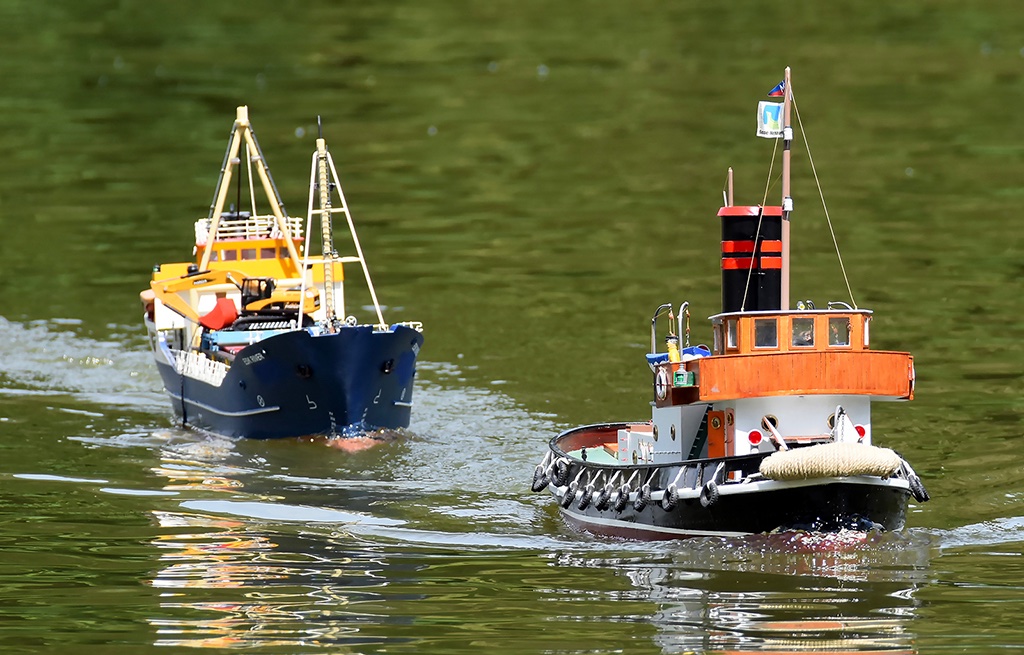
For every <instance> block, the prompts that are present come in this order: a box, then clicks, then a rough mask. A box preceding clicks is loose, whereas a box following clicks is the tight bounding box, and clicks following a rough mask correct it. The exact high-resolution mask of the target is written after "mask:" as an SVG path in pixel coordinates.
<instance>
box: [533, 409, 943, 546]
mask: <svg viewBox="0 0 1024 655" xmlns="http://www.w3.org/2000/svg"><path fill="white" fill-rule="evenodd" d="M627 425H629V424H627V423H606V424H599V425H589V426H583V427H579V428H573V429H571V430H567V431H565V432H563V433H561V434H560V435H558V436H557V437H555V438H554V439H552V440H551V444H550V452H549V453H548V455H547V457H545V459H544V461H543V462H542V463H541V464H540V465H539V466H538V467H537V470H536V472H535V474H534V481H533V489H534V491H542V490H544V489H547V491H549V492H550V493H551V494H552V495H553V496H554V498H555V499H556V501H557V502H558V504H559V506H560V509H561V512H562V515H563V517H564V518H565V520H566V521H567V522H569V523H570V524H571V525H573V526H575V527H577V528H580V529H582V530H586V531H588V532H593V533H595V534H601V535H608V536H617V537H625V538H630V539H677V538H682V537H693V536H704V535H723V536H734V535H744V534H759V533H769V532H775V531H783V530H806V531H814V532H838V531H840V530H858V531H868V530H886V531H892V530H900V529H902V528H903V527H904V525H905V523H906V517H907V503H908V501H909V499H910V497H911V495H914V496H915V498H917V497H918V496H919V495H920V496H921V497H920V498H918V500H921V501H923V500H927V494H926V492H925V491H924V489H923V487H921V486H920V481H919V480H918V479H917V478H916V475H914V474H913V471H912V469H910V466H909V464H906V462H903V463H902V467H901V469H900V470H899V471H898V472H897V473H896V474H895V475H893V476H891V477H889V478H884V479H883V478H880V477H876V476H872V475H851V476H848V477H827V478H818V479H812V480H788V481H777V480H769V479H767V478H765V477H763V476H762V475H761V474H760V473H759V472H758V470H759V466H760V464H761V461H762V460H764V459H765V458H766V457H767V456H768V453H764V454H754V455H743V456H734V457H723V458H710V459H693V460H686V461H681V462H674V463H667V464H633V465H629V464H614V463H607V462H593V461H587V458H586V457H582V458H581V457H577V456H575V455H573V454H570V453H577V454H580V453H581V450H580V449H583V450H584V451H585V450H586V449H594V450H593V451H592V452H597V451H599V449H600V448H601V444H603V443H607V442H608V441H609V440H611V438H612V436H613V435H615V434H616V433H617V431H618V430H619V429H620V428H623V427H626V426H627ZM591 459H594V457H593V456H592V457H591ZM914 484H916V485H918V487H919V488H918V490H916V491H915V490H914V489H915V487H914V486H913V485H914Z"/></svg>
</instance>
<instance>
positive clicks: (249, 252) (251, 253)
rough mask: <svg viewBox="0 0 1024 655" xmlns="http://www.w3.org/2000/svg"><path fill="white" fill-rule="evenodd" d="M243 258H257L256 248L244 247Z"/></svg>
mask: <svg viewBox="0 0 1024 655" xmlns="http://www.w3.org/2000/svg"><path fill="white" fill-rule="evenodd" d="M242 259H256V249H255V248H242Z"/></svg>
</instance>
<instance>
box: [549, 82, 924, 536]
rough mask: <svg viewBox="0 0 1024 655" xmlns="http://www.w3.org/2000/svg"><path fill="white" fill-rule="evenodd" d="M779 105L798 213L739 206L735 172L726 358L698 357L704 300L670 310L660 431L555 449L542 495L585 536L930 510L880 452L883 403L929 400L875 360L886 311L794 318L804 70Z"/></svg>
mask: <svg viewBox="0 0 1024 655" xmlns="http://www.w3.org/2000/svg"><path fill="white" fill-rule="evenodd" d="M769 95H782V96H783V102H782V103H778V104H775V103H770V102H762V103H761V105H760V106H759V112H758V116H759V123H760V124H761V127H760V129H759V135H760V136H768V137H770V138H776V139H781V141H782V145H783V151H782V178H783V182H782V204H781V206H764V205H755V206H737V205H734V204H733V202H732V171H731V169H730V172H729V183H728V191H727V192H726V194H725V196H726V197H725V199H726V203H725V206H724V207H722V209H721V210H720V211H719V212H718V216H719V217H720V219H721V221H722V312H721V313H719V314H716V315H714V316H712V317H711V319H710V320H711V324H712V329H713V334H714V342H713V345H712V347H711V348H707V347H706V346H700V345H698V346H691V345H690V343H689V334H690V327H689V305H688V303H682V304H681V305H680V306H679V307H678V309H677V312H675V313H673V311H672V309H673V305H671V304H664V305H662V306H661V307H659V308H658V309H657V311H655V313H654V316H653V318H652V319H651V353H650V354H648V355H647V364H648V365H649V366H650V368H651V371H652V373H653V376H652V377H653V387H654V401H653V402H652V403H651V404H652V406H653V410H652V418H651V420H650V421H648V422H636V423H603V424H598V425H587V426H583V427H577V428H574V429H571V430H567V431H565V432H563V433H562V434H559V435H558V436H556V437H555V438H554V439H552V440H551V443H550V448H549V452H548V453H547V454H546V455H545V457H544V459H543V460H542V461H541V463H540V464H539V465H538V466H537V468H536V470H535V472H534V478H533V490H534V491H542V490H544V489H547V490H548V491H549V492H550V493H551V494H552V495H553V496H554V497H555V499H557V500H558V502H559V505H560V506H561V508H562V514H563V516H564V517H565V519H566V520H567V521H568V522H569V523H570V524H573V525H575V526H577V527H579V528H582V529H585V530H588V531H591V532H594V533H599V534H607V535H617V536H624V537H630V538H641V539H668V538H676V537H686V536H696V535H742V534H749V533H767V532H773V531H785V530H807V531H823V532H834V531H840V530H856V531H868V530H877V529H883V530H898V529H901V528H902V527H903V526H904V524H905V519H906V508H907V504H908V501H909V499H910V497H911V496H913V497H914V498H915V499H916V500H917V501H918V502H923V501H926V500H927V499H928V494H927V492H926V491H925V489H924V487H923V486H922V484H921V481H920V479H919V478H918V477H917V475H916V474H915V473H914V470H913V469H912V468H911V467H910V464H908V463H907V462H906V461H905V460H904V459H903V458H902V457H900V456H899V455H897V454H896V453H895V452H893V451H892V450H889V449H887V448H880V447H877V446H874V445H873V444H872V427H871V403H872V401H884V400H889V401H899V400H911V399H912V398H913V396H914V361H913V358H912V357H911V355H910V354H909V353H904V352H884V351H877V350H871V349H870V347H869V340H868V325H869V323H870V320H871V316H872V313H871V312H870V311H868V310H865V309H860V308H858V307H857V306H856V305H855V304H853V303H852V297H851V303H845V302H830V303H828V304H827V305H826V307H825V308H824V309H819V308H816V307H815V306H814V304H813V303H811V302H810V301H801V302H798V303H796V309H791V308H790V299H789V225H790V213H791V211H792V208H793V202H792V198H791V197H790V189H789V166H790V145H791V142H792V138H793V130H792V128H791V127H790V114H791V107H792V104H793V94H792V87H791V85H790V83H789V69H786V75H785V78H784V81H783V83H782V84H780V85H779V86H778V87H776V88H775V89H774V90H773V92H772V93H770V94H769ZM826 216H827V213H826ZM851 296H852V294H851ZM662 317H665V318H667V319H668V320H667V323H668V325H667V328H664V330H665V332H666V333H667V336H666V339H665V344H666V345H665V348H664V350H663V351H661V352H659V348H658V341H659V339H658V327H659V322H660V321H661V319H662ZM680 340H682V343H680Z"/></svg>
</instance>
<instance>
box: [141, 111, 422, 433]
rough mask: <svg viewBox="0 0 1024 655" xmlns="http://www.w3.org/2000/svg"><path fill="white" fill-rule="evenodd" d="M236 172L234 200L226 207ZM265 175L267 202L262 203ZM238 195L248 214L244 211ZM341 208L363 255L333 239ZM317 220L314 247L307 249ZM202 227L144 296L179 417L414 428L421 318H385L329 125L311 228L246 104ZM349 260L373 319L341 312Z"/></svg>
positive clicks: (362, 429) (257, 427)
mask: <svg viewBox="0 0 1024 655" xmlns="http://www.w3.org/2000/svg"><path fill="white" fill-rule="evenodd" d="M243 150H244V159H242V158H241V156H240V155H242V154H243ZM243 162H244V164H245V168H244V169H242V170H239V169H240V167H241V165H242V164H243ZM253 168H255V172H256V175H255V176H254V175H253ZM243 172H244V173H245V174H246V175H245V177H247V180H248V184H247V186H246V187H245V189H244V191H243V185H242V174H243ZM233 177H234V178H235V180H236V184H237V186H236V189H237V196H238V206H237V207H238V208H234V207H231V208H228V209H225V203H226V202H227V198H228V195H229V193H230V192H231V190H232V186H231V182H232V178H233ZM257 180H258V185H259V186H260V187H261V188H262V190H263V192H264V193H265V195H266V198H267V201H268V204H269V206H270V207H269V212H267V213H263V214H260V213H258V212H257V209H256V191H255V186H256V185H257ZM335 192H336V193H335ZM243 193H244V196H243ZM332 196H336V198H337V200H340V202H337V200H332ZM243 197H244V198H245V200H247V201H248V204H249V211H244V210H242V209H241V205H242V199H243ZM314 202H316V203H317V207H318V208H317V209H314ZM336 215H341V216H344V218H345V220H346V222H347V223H348V228H349V234H350V236H351V242H352V243H351V245H352V246H353V247H354V250H355V254H354V255H351V256H344V257H342V256H339V255H338V253H337V250H336V249H335V244H334V235H333V221H332V219H333V217H334V216H336ZM314 216H315V217H316V218H317V220H316V221H315V222H314V220H313V218H314ZM314 228H315V229H317V230H318V231H319V233H320V234H319V237H320V239H319V240H320V254H318V255H314V254H311V252H310V241H311V240H312V239H311V237H312V235H314V234H315V233H314V232H312V231H311V230H312V229H314ZM195 236H196V241H195V249H194V251H193V252H194V255H195V259H194V261H187V262H180V263H172V264H160V265H157V266H155V267H154V269H153V276H152V281H151V282H150V288H149V289H146V290H145V291H143V292H142V293H141V299H142V303H143V306H144V308H145V317H144V319H145V324H146V328H147V330H148V331H149V337H150V342H151V345H152V349H153V354H154V356H155V358H156V364H157V368H158V369H159V371H160V375H161V377H162V378H163V383H164V387H165V388H166V390H167V393H168V394H169V395H170V396H171V400H172V404H173V406H174V411H175V413H176V414H177V416H178V417H179V418H180V419H181V421H182V423H183V424H184V425H188V426H192V427H195V428H200V429H203V430H208V431H211V432H216V433H219V434H223V435H228V436H243V437H253V438H258V439H263V438H274V437H296V436H305V435H328V436H335V435H343V436H350V435H356V434H360V435H363V434H366V433H367V432H369V431H373V430H377V429H391V428H404V427H407V426H408V425H409V420H410V413H411V408H412V391H413V377H414V374H415V368H416V356H417V354H418V353H419V350H420V346H421V345H422V343H423V335H422V331H423V330H422V325H421V324H420V323H408V322H407V323H396V324H391V325H389V324H387V323H385V321H384V317H383V314H382V312H381V307H380V304H379V303H378V301H377V294H376V291H375V290H374V287H373V283H372V282H371V280H370V274H369V270H368V269H367V266H366V260H365V259H364V257H363V252H362V248H361V246H360V244H359V239H358V237H357V236H356V232H355V226H354V224H353V222H352V216H351V214H350V213H349V210H348V205H347V203H346V202H345V195H344V193H343V192H342V189H341V184H340V183H339V182H338V174H337V171H336V169H335V167H334V160H333V158H332V157H331V154H330V153H329V152H328V150H327V145H326V142H325V141H324V139H323V137H322V135H321V137H320V138H318V139H317V141H316V151H315V152H314V153H313V159H312V170H311V173H310V195H309V205H308V214H307V218H306V220H305V225H303V220H302V219H301V218H297V217H292V216H289V215H288V214H287V212H286V211H285V208H284V203H282V202H281V198H280V195H279V194H278V191H277V187H276V186H275V184H274V181H273V179H272V178H271V176H270V169H269V168H268V167H267V165H266V162H265V160H264V158H263V152H262V151H261V149H260V147H259V144H258V143H257V141H256V135H255V134H254V132H253V130H252V127H251V125H250V124H249V116H248V109H247V108H246V107H239V108H238V110H237V116H236V119H235V123H234V126H233V128H232V130H231V138H230V143H229V145H228V150H227V153H226V155H225V157H224V163H223V165H222V167H221V173H220V178H219V180H218V181H217V187H216V191H215V193H214V201H213V204H212V205H211V207H210V212H209V215H208V216H207V217H205V218H201V219H199V220H197V221H196V223H195ZM348 263H358V264H359V265H360V266H361V267H362V272H363V276H364V278H365V281H366V285H367V287H368V289H369V293H370V297H371V298H372V300H373V307H374V310H375V314H376V319H377V321H376V323H373V324H359V322H358V321H357V320H356V319H355V317H353V316H348V317H346V314H345V295H344V265H345V264H348Z"/></svg>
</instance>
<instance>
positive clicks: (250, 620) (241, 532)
mask: <svg viewBox="0 0 1024 655" xmlns="http://www.w3.org/2000/svg"><path fill="white" fill-rule="evenodd" d="M233 443H234V442H232V441H230V440H226V439H224V440H221V439H216V438H213V439H206V440H203V441H195V442H189V443H184V444H181V443H179V444H176V445H175V446H174V447H173V448H167V449H164V450H163V452H162V455H163V457H162V463H161V466H160V467H159V468H156V469H154V471H155V472H156V473H158V474H160V475H163V476H165V477H167V479H168V484H167V485H165V486H164V489H165V490H174V491H179V492H188V493H189V495H190V496H191V497H193V498H195V497H197V495H196V493H195V492H204V493H208V492H213V494H214V497H215V498H220V497H227V494H231V496H232V497H233V498H237V494H238V493H239V492H240V491H242V490H243V489H244V488H245V487H246V485H245V483H244V482H243V479H245V477H246V476H247V475H248V474H250V473H252V471H251V470H249V469H247V468H244V467H236V466H232V465H231V464H229V463H228V462H229V460H230V459H232V458H233V457H237V455H238V453H237V452H235V451H233V449H232V444H233ZM246 495H247V497H248V498H249V499H250V500H249V501H248V502H247V503H246V504H247V505H250V506H258V505H260V504H261V501H260V499H263V500H272V499H270V498H269V497H266V496H260V495H259V494H253V493H252V490H248V491H247V494H246ZM207 497H208V498H209V496H207ZM192 502H196V501H185V502H184V503H183V504H182V506H183V508H184V509H185V510H186V511H153V512H152V515H153V517H154V519H155V521H156V524H157V525H158V526H159V531H160V534H159V536H157V537H156V538H155V539H154V540H153V542H152V544H153V545H154V546H155V547H156V548H157V549H159V551H160V556H159V560H160V564H161V568H160V569H159V570H158V571H157V572H156V574H155V576H154V577H153V579H152V581H151V584H152V586H153V587H154V588H156V589H158V590H160V592H161V593H160V608H161V610H165V611H166V613H165V614H162V615H161V616H158V617H150V619H149V623H150V624H151V625H152V626H153V627H154V628H155V629H156V631H157V637H156V640H155V644H156V645H158V646H189V647H194V648H215V649H227V648H231V649H241V648H256V647H269V646H293V647H294V646H297V645H299V644H302V645H304V646H309V647H312V646H317V645H320V646H332V645H338V644H340V643H345V644H353V643H367V642H372V643H379V641H380V639H379V638H377V637H363V636H360V634H359V633H360V632H361V628H360V626H361V625H379V624H380V623H381V622H382V617H378V616H374V615H373V614H370V613H367V612H359V611H355V610H354V609H353V605H354V604H355V603H358V602H367V601H374V600H378V599H379V598H380V594H379V593H378V591H377V590H378V589H379V588H381V587H383V586H384V585H385V583H386V581H385V579H384V578H383V577H382V576H381V571H382V570H383V569H384V564H383V563H382V562H381V561H378V560H376V559H373V558H372V557H368V556H367V553H366V552H365V550H360V551H359V552H358V553H355V552H354V551H351V550H348V548H349V547H350V546H351V537H350V535H347V534H344V533H341V532H331V529H330V527H325V526H324V525H322V524H321V525H320V527H319V528H316V527H314V528H312V529H309V528H308V527H306V524H305V523H301V522H297V523H296V528H295V530H294V531H293V532H291V533H289V532H285V531H282V528H281V525H280V523H279V522H277V521H274V522H272V523H270V524H268V525H267V527H266V528H263V527H261V523H262V522H261V521H254V520H252V519H251V518H245V517H243V518H237V519H236V518H231V517H225V516H217V515H212V514H208V513H206V512H202V511H195V512H192V511H187V509H188V506H189V505H190V504H192ZM202 502H213V503H215V502H237V501H202ZM265 505H266V506H268V507H270V506H273V505H272V503H269V502H268V503H265ZM294 509H295V508H290V511H294ZM299 509H300V510H301V508H299ZM341 514H342V513H339V516H340V515H341ZM301 518H302V517H301V516H300V515H296V516H295V517H294V519H295V520H296V521H299V520H301ZM314 521H315V519H314ZM337 523H338V524H342V523H343V521H340V520H339V521H338V522H337ZM335 527H337V526H335ZM346 542H348V543H349V544H350V546H348V547H347V546H346V545H345V543H346ZM226 589H230V590H232V591H231V592H230V593H228V594H225V593H224V591H223V590H226Z"/></svg>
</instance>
